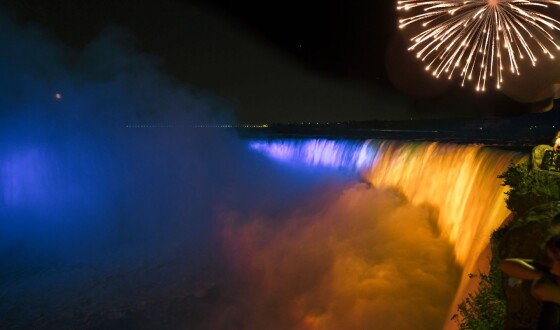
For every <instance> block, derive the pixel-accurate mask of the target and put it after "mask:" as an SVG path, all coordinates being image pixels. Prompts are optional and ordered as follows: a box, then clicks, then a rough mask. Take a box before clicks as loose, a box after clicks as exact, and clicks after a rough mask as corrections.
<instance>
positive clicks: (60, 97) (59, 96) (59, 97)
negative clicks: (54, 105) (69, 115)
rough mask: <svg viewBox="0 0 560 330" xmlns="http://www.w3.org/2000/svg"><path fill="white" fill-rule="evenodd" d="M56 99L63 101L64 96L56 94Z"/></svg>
mask: <svg viewBox="0 0 560 330" xmlns="http://www.w3.org/2000/svg"><path fill="white" fill-rule="evenodd" d="M54 98H55V99H57V100H60V99H62V94H60V93H56V94H54Z"/></svg>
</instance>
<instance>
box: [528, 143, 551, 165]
mask: <svg viewBox="0 0 560 330" xmlns="http://www.w3.org/2000/svg"><path fill="white" fill-rule="evenodd" d="M547 150H552V147H551V146H549V145H546V144H541V145H538V146H536V147H534V148H533V151H532V152H531V157H530V159H529V166H530V168H531V169H539V168H540V167H541V164H542V160H543V157H544V153H545V152H546V151H547Z"/></svg>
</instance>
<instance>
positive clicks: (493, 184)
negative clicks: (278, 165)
mask: <svg viewBox="0 0 560 330" xmlns="http://www.w3.org/2000/svg"><path fill="white" fill-rule="evenodd" d="M252 147H253V148H254V149H257V150H260V151H262V152H265V153H267V154H269V155H270V156H272V157H274V158H277V159H279V160H282V161H285V162H290V163H304V164H307V165H310V166H329V167H335V168H340V169H343V170H347V171H355V172H356V173H357V174H359V175H360V176H361V177H362V178H363V179H364V180H366V181H368V182H370V183H371V184H373V185H374V186H375V187H378V188H396V189H398V190H399V191H401V192H402V193H403V194H404V195H405V196H406V197H407V198H408V199H409V200H410V201H411V202H412V203H413V204H416V205H429V206H432V207H434V208H435V210H437V212H438V216H437V221H438V227H439V230H440V231H441V233H442V235H444V237H446V238H447V239H448V240H449V241H450V243H451V244H452V245H453V246H454V251H455V257H456V261H457V262H458V263H459V265H461V266H462V267H463V276H462V281H461V284H460V285H459V288H458V290H457V292H458V294H461V292H462V290H463V289H464V287H465V285H466V283H467V281H468V277H467V276H466V275H467V274H468V273H470V272H476V262H477V259H478V257H479V255H480V254H481V253H482V251H483V250H484V249H485V248H486V246H487V244H488V242H489V237H490V235H491V233H492V231H493V230H495V229H496V228H498V227H499V226H500V224H501V223H502V222H503V221H504V219H505V218H506V217H507V216H508V214H509V211H508V210H507V208H506V205H505V202H504V197H505V196H504V192H505V189H506V188H505V187H503V186H501V181H500V180H499V179H498V178H497V176H498V175H499V174H500V173H502V172H503V171H504V170H505V169H506V168H507V166H508V165H509V163H510V162H512V161H513V162H516V161H518V160H520V159H521V157H522V156H521V155H519V154H516V153H513V152H506V151H499V150H493V149H489V148H486V147H483V146H479V145H447V144H440V143H435V142H434V143H399V142H387V141H366V142H360V141H329V140H279V141H272V142H268V143H267V142H254V143H252ZM456 299H457V298H456Z"/></svg>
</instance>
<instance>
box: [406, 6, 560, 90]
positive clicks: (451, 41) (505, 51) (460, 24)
mask: <svg viewBox="0 0 560 330" xmlns="http://www.w3.org/2000/svg"><path fill="white" fill-rule="evenodd" d="M548 5H558V6H560V1H552V0H548V1H547V0H542V1H527V0H431V1H423V0H401V1H397V10H400V11H410V12H411V15H410V16H408V17H406V18H403V19H401V20H399V28H401V29H402V28H404V27H406V26H408V25H410V24H415V23H416V24H421V25H422V28H423V31H422V32H420V33H419V34H417V35H416V36H414V37H413V38H412V39H410V40H411V41H412V45H411V46H410V47H409V48H408V49H409V50H411V51H412V50H414V51H416V57H418V58H419V59H421V60H422V61H426V62H427V63H428V64H427V65H426V70H427V71H431V72H432V74H433V75H434V76H435V77H438V78H439V77H440V76H441V75H442V74H443V75H444V76H447V77H448V78H449V79H451V78H452V77H453V75H454V74H460V76H461V77H462V82H461V84H462V85H463V86H464V85H465V81H466V80H472V79H473V76H474V77H475V78H474V79H477V80H478V82H477V84H476V90H477V91H484V90H485V88H486V80H487V79H488V78H489V77H491V78H492V79H495V80H496V88H498V89H499V88H500V87H501V85H502V83H503V78H504V73H503V70H504V67H506V66H509V69H510V71H511V72H512V73H513V74H517V75H519V74H520V72H519V65H518V61H519V60H523V59H524V58H525V57H527V58H528V59H529V61H531V63H532V65H533V66H535V65H536V63H537V56H536V54H537V53H538V52H539V51H540V52H542V53H543V54H544V55H546V56H549V57H550V58H554V55H553V53H552V52H553V51H554V50H559V49H560V46H559V44H558V43H557V42H556V40H555V39H554V36H553V34H554V32H555V30H556V31H560V22H559V21H557V20H555V19H553V18H551V17H549V16H547V15H545V14H543V13H541V12H539V11H538V10H543V9H546V8H547V7H548ZM476 76H478V78H477V77H476Z"/></svg>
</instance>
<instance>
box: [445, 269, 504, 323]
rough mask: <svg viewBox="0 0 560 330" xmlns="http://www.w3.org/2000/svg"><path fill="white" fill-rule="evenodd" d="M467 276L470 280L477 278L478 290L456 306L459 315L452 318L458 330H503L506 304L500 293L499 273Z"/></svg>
mask: <svg viewBox="0 0 560 330" xmlns="http://www.w3.org/2000/svg"><path fill="white" fill-rule="evenodd" d="M493 268H494V267H493ZM494 269H495V268H494ZM469 276H470V277H471V278H472V277H478V279H479V282H478V289H477V290H476V291H475V292H474V293H469V294H468V296H467V297H466V298H465V300H463V301H462V302H461V303H460V304H459V306H458V308H459V314H455V315H454V316H453V318H454V319H455V320H456V321H457V323H458V325H459V329H461V330H496V329H503V328H504V325H505V322H504V320H505V315H506V303H505V301H504V298H503V295H502V291H501V277H500V274H499V271H491V272H490V274H483V273H479V274H478V275H473V274H470V275H469Z"/></svg>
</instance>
